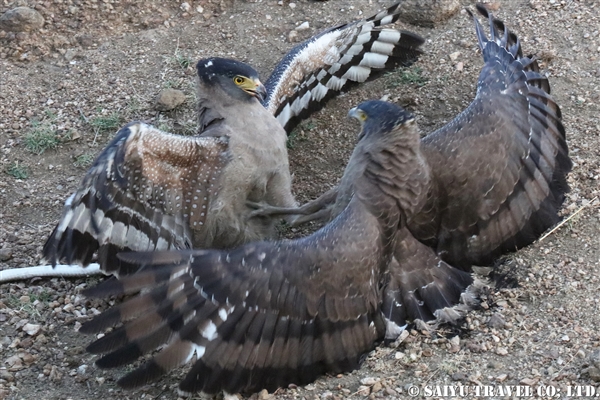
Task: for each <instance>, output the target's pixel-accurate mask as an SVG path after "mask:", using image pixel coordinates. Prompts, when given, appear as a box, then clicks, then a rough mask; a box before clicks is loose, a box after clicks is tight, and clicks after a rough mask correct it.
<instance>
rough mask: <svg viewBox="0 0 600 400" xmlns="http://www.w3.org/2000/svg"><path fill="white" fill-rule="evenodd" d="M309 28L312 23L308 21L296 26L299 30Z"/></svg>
mask: <svg viewBox="0 0 600 400" xmlns="http://www.w3.org/2000/svg"><path fill="white" fill-rule="evenodd" d="M308 28H310V24H309V23H308V21H304V22H303V23H301V24H300V25H298V26H297V27H296V30H297V31H305V30H307V29H308Z"/></svg>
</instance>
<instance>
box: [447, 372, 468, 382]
mask: <svg viewBox="0 0 600 400" xmlns="http://www.w3.org/2000/svg"><path fill="white" fill-rule="evenodd" d="M451 378H452V380H453V381H466V380H467V374H465V373H464V372H455V373H453V374H452V376H451Z"/></svg>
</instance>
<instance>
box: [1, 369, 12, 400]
mask: <svg viewBox="0 0 600 400" xmlns="http://www.w3.org/2000/svg"><path fill="white" fill-rule="evenodd" d="M0 379H4V380H5V381H7V382H12V381H14V380H15V377H14V375H13V374H11V373H10V372H8V371H7V370H6V369H4V368H0ZM0 398H1V397H0Z"/></svg>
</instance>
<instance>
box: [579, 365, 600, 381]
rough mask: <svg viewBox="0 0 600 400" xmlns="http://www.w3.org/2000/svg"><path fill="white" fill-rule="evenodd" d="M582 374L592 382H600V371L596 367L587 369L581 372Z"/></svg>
mask: <svg viewBox="0 0 600 400" xmlns="http://www.w3.org/2000/svg"><path fill="white" fill-rule="evenodd" d="M583 373H584V374H587V376H589V377H590V379H591V380H593V381H594V382H600V369H598V368H596V367H589V368H586V369H585V370H583Z"/></svg>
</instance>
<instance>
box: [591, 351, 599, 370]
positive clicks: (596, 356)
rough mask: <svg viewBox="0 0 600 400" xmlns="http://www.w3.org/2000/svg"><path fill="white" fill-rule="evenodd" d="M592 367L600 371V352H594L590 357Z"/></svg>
mask: <svg viewBox="0 0 600 400" xmlns="http://www.w3.org/2000/svg"><path fill="white" fill-rule="evenodd" d="M588 361H589V363H590V365H593V366H594V367H596V368H599V369H600V350H594V351H592V352H591V353H590V355H589V357H588Z"/></svg>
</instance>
